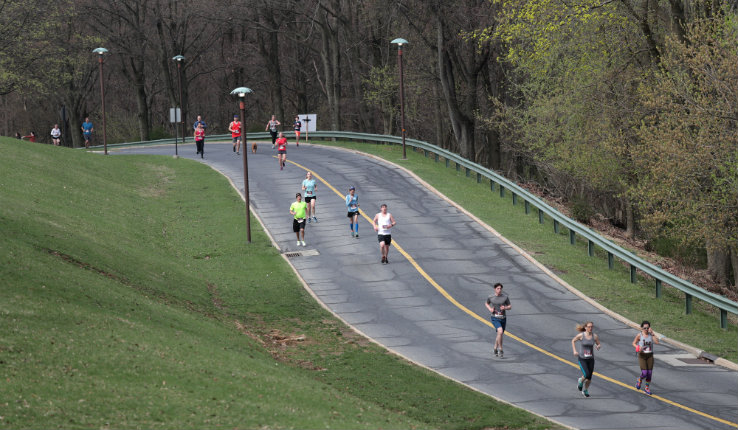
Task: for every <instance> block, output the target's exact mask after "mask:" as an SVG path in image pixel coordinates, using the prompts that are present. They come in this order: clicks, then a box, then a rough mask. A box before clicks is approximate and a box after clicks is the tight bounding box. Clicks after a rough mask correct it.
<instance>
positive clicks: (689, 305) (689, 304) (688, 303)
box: [684, 293, 692, 315]
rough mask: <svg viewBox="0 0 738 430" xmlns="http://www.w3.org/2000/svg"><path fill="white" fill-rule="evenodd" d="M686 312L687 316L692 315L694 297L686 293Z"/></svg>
mask: <svg viewBox="0 0 738 430" xmlns="http://www.w3.org/2000/svg"><path fill="white" fill-rule="evenodd" d="M684 306H685V309H684V312H686V314H687V315H689V314H691V313H692V295H691V294H689V293H684Z"/></svg>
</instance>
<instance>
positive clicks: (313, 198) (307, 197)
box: [305, 196, 317, 203]
mask: <svg viewBox="0 0 738 430" xmlns="http://www.w3.org/2000/svg"><path fill="white" fill-rule="evenodd" d="M315 199H317V197H316V196H305V203H310V200H315Z"/></svg>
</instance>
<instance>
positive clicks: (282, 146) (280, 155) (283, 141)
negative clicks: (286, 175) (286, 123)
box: [274, 132, 287, 170]
mask: <svg viewBox="0 0 738 430" xmlns="http://www.w3.org/2000/svg"><path fill="white" fill-rule="evenodd" d="M274 143H275V144H276V145H277V160H278V161H279V170H282V169H284V166H285V163H284V162H285V161H287V138H286V137H284V134H282V132H280V133H279V137H278V138H277V140H276V141H275V142H274Z"/></svg>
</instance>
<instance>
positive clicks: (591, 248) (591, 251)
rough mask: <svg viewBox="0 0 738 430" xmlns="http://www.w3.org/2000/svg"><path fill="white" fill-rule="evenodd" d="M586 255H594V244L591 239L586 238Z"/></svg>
mask: <svg viewBox="0 0 738 430" xmlns="http://www.w3.org/2000/svg"><path fill="white" fill-rule="evenodd" d="M587 255H589V256H590V257H594V255H595V244H594V242H592V241H591V240H587Z"/></svg>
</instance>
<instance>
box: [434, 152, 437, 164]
mask: <svg viewBox="0 0 738 430" xmlns="http://www.w3.org/2000/svg"><path fill="white" fill-rule="evenodd" d="M434 155H435V157H433V158H435V159H436V163H438V154H434Z"/></svg>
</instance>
